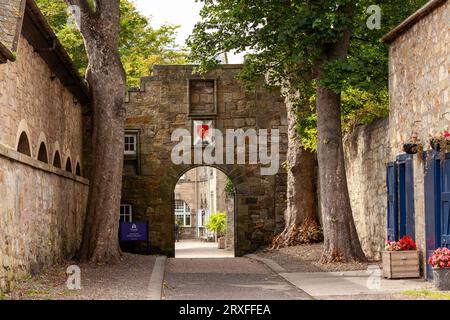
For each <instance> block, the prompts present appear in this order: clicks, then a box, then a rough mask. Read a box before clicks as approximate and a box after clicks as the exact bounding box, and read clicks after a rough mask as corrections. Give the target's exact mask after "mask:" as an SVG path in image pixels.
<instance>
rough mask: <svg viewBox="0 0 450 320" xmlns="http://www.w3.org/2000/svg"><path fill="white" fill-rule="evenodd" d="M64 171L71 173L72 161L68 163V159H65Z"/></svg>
mask: <svg viewBox="0 0 450 320" xmlns="http://www.w3.org/2000/svg"><path fill="white" fill-rule="evenodd" d="M66 171H67V172H70V173H72V161H70V157H67V160H66Z"/></svg>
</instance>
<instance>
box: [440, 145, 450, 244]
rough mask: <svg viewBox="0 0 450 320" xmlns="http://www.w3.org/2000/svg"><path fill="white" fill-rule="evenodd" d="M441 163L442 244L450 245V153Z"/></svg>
mask: <svg viewBox="0 0 450 320" xmlns="http://www.w3.org/2000/svg"><path fill="white" fill-rule="evenodd" d="M446 158H447V159H446V161H444V163H442V164H441V169H442V171H441V205H440V209H441V210H440V214H441V245H442V246H446V247H450V154H448V155H447V157H446Z"/></svg>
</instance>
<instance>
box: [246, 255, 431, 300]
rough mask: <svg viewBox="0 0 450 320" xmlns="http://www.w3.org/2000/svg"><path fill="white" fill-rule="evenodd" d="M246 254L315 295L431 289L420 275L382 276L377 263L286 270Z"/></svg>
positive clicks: (367, 294) (385, 293)
mask: <svg viewBox="0 0 450 320" xmlns="http://www.w3.org/2000/svg"><path fill="white" fill-rule="evenodd" d="M248 257H249V258H251V259H254V260H258V261H261V262H262V263H264V264H265V265H267V266H268V267H269V268H270V269H272V271H274V272H276V273H277V274H278V275H280V276H281V277H283V278H284V279H286V280H287V281H288V282H290V283H291V284H292V285H294V286H295V287H297V288H298V289H299V290H302V291H304V292H306V293H307V294H308V295H310V296H311V297H313V298H315V299H364V297H370V299H376V297H377V296H379V297H381V298H391V296H392V295H394V294H399V293H402V292H404V291H407V290H423V289H431V288H432V284H430V283H428V282H426V281H424V280H423V279H398V280H396V279H392V280H388V279H385V278H383V277H382V275H381V270H380V269H379V268H378V266H376V265H374V266H369V267H368V269H367V270H357V271H339V272H288V271H287V270H286V269H285V268H284V267H282V266H280V265H279V264H277V263H276V262H275V261H273V260H272V259H267V258H262V257H259V256H258V255H255V254H252V255H248Z"/></svg>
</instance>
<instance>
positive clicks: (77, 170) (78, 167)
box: [75, 162, 81, 177]
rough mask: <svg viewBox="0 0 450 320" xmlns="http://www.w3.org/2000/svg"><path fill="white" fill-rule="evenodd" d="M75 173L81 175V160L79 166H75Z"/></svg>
mask: <svg viewBox="0 0 450 320" xmlns="http://www.w3.org/2000/svg"><path fill="white" fill-rule="evenodd" d="M75 174H76V175H77V176H79V177H81V166H80V163H79V162H77V166H76V167H75Z"/></svg>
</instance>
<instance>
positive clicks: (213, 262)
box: [163, 258, 310, 300]
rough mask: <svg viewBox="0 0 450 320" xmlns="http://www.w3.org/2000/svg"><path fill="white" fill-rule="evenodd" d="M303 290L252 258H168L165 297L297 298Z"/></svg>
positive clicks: (305, 295)
mask: <svg viewBox="0 0 450 320" xmlns="http://www.w3.org/2000/svg"><path fill="white" fill-rule="evenodd" d="M309 298H310V297H309V296H308V295H307V294H305V293H304V292H303V291H301V290H298V289H297V288H296V287H295V286H293V285H291V284H290V283H289V282H287V281H286V280H284V279H283V278H282V277H280V276H278V275H277V274H276V273H275V272H273V271H272V270H270V269H269V268H268V267H266V266H265V265H264V264H263V263H261V262H258V261H255V260H252V259H249V258H202V259H176V258H175V259H174V258H172V259H168V260H167V264H166V274H165V282H164V292H163V299H167V300H215V299H223V300H246V299H249V300H296V299H309Z"/></svg>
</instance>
